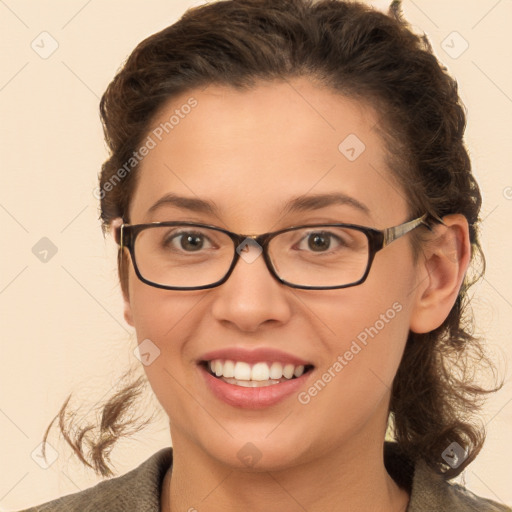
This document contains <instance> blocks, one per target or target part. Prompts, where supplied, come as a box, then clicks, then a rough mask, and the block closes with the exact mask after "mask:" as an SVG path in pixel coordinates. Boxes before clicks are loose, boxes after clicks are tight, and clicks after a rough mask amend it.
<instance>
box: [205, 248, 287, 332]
mask: <svg viewBox="0 0 512 512" xmlns="http://www.w3.org/2000/svg"><path fill="white" fill-rule="evenodd" d="M258 253H259V254H258ZM289 294H290V292H289V291H288V289H287V287H286V286H285V285H283V284H282V283H280V282H279V281H277V280H276V279H275V278H274V277H273V276H272V274H271V273H270V271H269V269H268V268H267V265H266V263H265V260H264V258H263V253H262V252H261V249H258V247H257V244H247V249H245V250H243V251H241V252H240V258H239V259H238V261H237V263H236V266H235V268H234V269H233V272H232V273H231V275H230V276H229V278H228V280H227V281H226V282H225V283H223V284H222V285H220V286H219V287H218V288H216V292H215V295H216V296H215V299H214V303H213V306H212V313H213V315H214V317H215V318H216V319H217V320H218V321H219V322H222V323H229V324H232V325H234V326H236V327H237V328H238V329H239V330H242V331H247V332H255V331H257V330H258V329H260V328H261V327H260V326H261V325H264V324H274V325H277V324H285V323H286V322H288V321H289V319H290V317H291V306H290V303H289Z"/></svg>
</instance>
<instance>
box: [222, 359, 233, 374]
mask: <svg viewBox="0 0 512 512" xmlns="http://www.w3.org/2000/svg"><path fill="white" fill-rule="evenodd" d="M222 375H224V377H226V378H231V377H234V376H235V363H233V361H224V365H223V367H222Z"/></svg>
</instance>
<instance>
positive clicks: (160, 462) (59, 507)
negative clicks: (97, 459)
mask: <svg viewBox="0 0 512 512" xmlns="http://www.w3.org/2000/svg"><path fill="white" fill-rule="evenodd" d="M171 464H172V448H163V449H162V450H160V451H158V452H156V453H154V454H153V455H152V456H151V457H150V458H149V459H147V460H146V461H144V462H143V463H142V464H140V465H139V466H138V467H136V468H135V469H132V470H131V471H129V472H128V473H126V474H124V475H122V476H119V477H115V478H110V479H108V480H104V481H102V482H100V483H98V484H96V485H95V486H93V487H90V488H88V489H85V490H83V491H80V492H76V493H73V494H68V495H67V496H63V497H61V498H58V499H56V500H53V501H49V502H47V503H43V504H41V505H37V506H35V507H31V508H28V509H24V510H22V511H19V512H78V511H80V512H93V511H94V512H128V511H141V512H142V511H143V512H160V494H161V488H162V481H163V479H164V476H165V473H166V471H167V469H168V468H169V466H170V465H171Z"/></svg>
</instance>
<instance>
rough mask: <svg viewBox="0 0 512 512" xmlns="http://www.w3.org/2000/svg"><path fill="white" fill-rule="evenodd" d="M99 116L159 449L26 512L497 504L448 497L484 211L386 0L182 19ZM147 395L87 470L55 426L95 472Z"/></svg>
mask: <svg viewBox="0 0 512 512" xmlns="http://www.w3.org/2000/svg"><path fill="white" fill-rule="evenodd" d="M101 114H102V119H103V123H104V128H105V136H106V141H107V143H108V144H109V147H110V150H111V156H110V158H109V159H108V160H107V161H106V162H105V164H104V166H103V169H102V173H101V176H100V185H99V189H98V197H99V198H100V199H101V218H102V221H103V225H104V228H105V229H110V231H111V232H112V234H113V236H114V238H115V240H116V241H117V243H118V244H119V260H118V263H119V277H120V281H121V286H122V291H123V298H124V314H125V319H126V321H127V322H128V323H129V324H130V325H131V326H133V327H134V328H135V330H136V333H137V339H138V341H139V351H140V359H141V362H142V363H143V365H144V369H145V372H146V375H147V378H148V381H149V383H150V385H151V387H152V389H153V391H154V393H155V395H156V397H157V398H158V400H159V402H160V403H161V405H162V407H163V409H164V410H165V412H166V413H167V415H168V416H169V424H170V431H171V437H172V441H173V448H172V449H171V448H168V449H164V450H161V451H160V452H158V453H156V454H154V455H153V456H152V457H151V458H149V459H148V460H147V461H146V462H145V463H144V464H142V465H141V466H139V467H138V468H136V469H135V470H133V471H132V472H130V473H128V474H126V475H124V476H121V477H117V478H114V479H111V480H107V481H105V482H102V483H100V484H98V485H97V486H95V487H93V488H91V489H87V490H85V491H81V492H79V493H76V494H73V495H70V496H66V497H64V498H60V499H59V500H55V501H53V502H50V503H46V504H44V505H40V506H39V507H35V508H32V509H29V510H48V511H59V510H81V511H82V510H105V511H106V510H108V511H115V510H119V511H121V510H148V511H149V510H151V511H173V512H175V511H178V510H189V511H193V510H198V511H202V510H205V511H216V510H223V511H224V510H251V511H260V510H261V511H263V510H265V511H268V510H279V511H295V510H307V511H310V512H312V511H323V510H372V511H383V512H384V511H386V512H388V511H389V512H390V511H394V512H396V511H399V510H403V511H405V510H407V511H409V512H417V511H426V510H429V511H430V510H436V511H437V510H440V511H442V510H447V511H448V510H450V511H452V510H457V511H466V510H479V511H493V510H511V509H510V508H508V507H506V506H504V505H500V504H498V503H497V502H494V501H491V500H487V499H483V498H479V497H477V496H474V495H472V494H471V493H469V492H468V491H465V490H464V489H463V488H461V487H458V486H455V485H452V484H450V483H448V480H449V479H451V478H453V477H455V476H457V475H458V474H460V473H461V472H462V471H463V469H464V468H465V467H466V466H467V465H468V464H469V463H470V462H471V461H472V460H474V458H475V457H476V455H477V454H478V452H479V450H480V449H481V447H482V444H483V438H484V434H483V431H482V430H480V429H478V428H476V427H475V426H474V424H473V423H472V422H471V415H470V413H472V412H474V411H476V410H477V403H478V400H479V398H480V397H481V396H482V395H483V394H485V393H486V392H487V391H486V390H483V389H481V388H479V387H478V386H476V385H474V383H473V382H470V381H469V380H466V375H467V374H466V373H464V372H463V373H461V370H464V369H466V368H467V366H466V364H469V363H466V361H467V360H468V359H467V358H468V356H469V354H471V353H475V351H476V353H478V354H480V353H481V347H480V346H479V344H478V342H477V340H476V339H474V338H473V337H472V336H471V333H470V332H469V330H468V329H467V328H466V325H465V323H464V321H463V314H464V312H465V305H466V297H467V295H466V292H467V288H468V286H469V285H470V284H471V280H470V277H471V276H470V274H469V273H468V269H469V268H470V264H471V263H472V262H475V261H476V260H478V256H479V254H480V245H479V241H478V237H477V226H478V218H479V217H478V216H479V210H480V204H481V197H480V192H479V189H478V186H477V184H476V182H475V180H474V177H473V176H472V174H471V165H470V161H469V158H468V154H467V151H466V149H465V147H464V143H463V132H464V127H465V116H464V111H463V109H462V106H461V103H460V100H459V97H458V94H457V86H456V83H455V81H454V80H453V79H452V78H450V77H449V76H448V74H447V73H446V71H445V70H444V68H443V67H442V66H441V65H440V64H439V63H438V61H437V60H436V59H435V58H434V56H433V55H432V52H431V49H430V47H429V45H428V42H427V41H426V39H422V38H419V37H417V36H416V35H414V34H413V33H412V32H411V31H410V30H409V29H408V27H407V25H406V23H405V22H404V21H403V20H402V19H401V16H400V14H399V11H398V6H397V3H396V2H393V6H392V8H391V9H390V14H389V16H386V15H384V14H382V13H379V12H375V11H372V10H370V9H369V8H368V7H366V6H364V5H361V4H354V3H344V2H341V1H328V0H324V1H318V2H314V3H313V2H308V1H306V0H279V1H275V0H274V1H272V0H241V1H220V2H215V3H212V4H209V5H205V6H202V7H200V8H196V9H192V10H189V11H187V13H186V14H185V15H184V16H183V17H182V19H181V20H179V21H178V22H177V23H175V24H174V25H172V26H170V27H168V28H167V29H165V30H163V31H162V32H159V33H158V34H155V35H153V36H151V37H149V38H148V39H146V40H145V41H143V42H142V43H141V44H140V45H139V46H138V47H137V48H136V49H135V50H134V52H133V53H132V55H131V56H130V58H129V59H128V61H127V62H126V63H125V65H124V66H123V68H122V69H121V70H120V72H119V73H118V75H117V76H116V77H115V79H114V80H113V82H112V83H111V84H110V85H109V87H108V89H107V91H106V92H105V94H104V96H103V98H102V100H101ZM482 357H483V356H482ZM482 361H485V359H482ZM138 385H139V383H138V382H135V383H134V384H133V386H132V387H129V388H127V390H125V391H124V392H123V393H120V394H119V395H117V396H116V397H114V398H113V399H112V401H111V402H110V403H109V404H108V407H107V408H106V409H105V411H104V415H103V421H102V425H101V435H100V436H99V438H98V439H96V440H95V443H94V445H93V446H92V449H91V453H90V457H89V460H87V457H86V454H85V453H84V452H83V450H82V441H83V436H84V435H85V434H86V429H82V430H80V431H78V432H74V433H73V434H72V433H71V432H70V431H67V430H66V428H65V426H62V429H63V432H64V433H65V434H66V435H67V436H68V438H67V439H68V441H69V442H70V444H71V446H72V447H73V448H74V449H75V451H76V453H77V454H78V456H79V457H80V458H81V459H82V460H83V461H84V462H85V463H86V464H88V465H90V466H91V467H94V468H95V469H96V470H97V471H98V472H99V473H101V474H103V475H109V474H111V472H110V469H109V468H108V465H107V464H106V455H107V453H108V449H109V448H110V447H111V446H112V445H113V443H114V442H115V441H116V440H117V439H118V438H119V437H121V435H122V433H123V431H125V430H126V429H127V426H128V425H130V422H129V421H126V422H124V423H123V421H121V420H122V418H123V414H125V413H127V412H128V411H129V410H130V406H131V400H132V398H133V397H134V396H136V394H137V391H138ZM66 405H67V404H65V405H64V408H63V410H62V411H61V418H62V417H63V411H64V409H65V407H66ZM388 426H390V432H391V435H392V437H393V439H394V442H387V441H385V439H386V431H387V429H388Z"/></svg>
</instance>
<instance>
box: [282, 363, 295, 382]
mask: <svg viewBox="0 0 512 512" xmlns="http://www.w3.org/2000/svg"><path fill="white" fill-rule="evenodd" d="M293 370H295V366H293V364H285V365H284V368H283V377H286V378H287V379H291V378H292V377H293Z"/></svg>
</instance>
